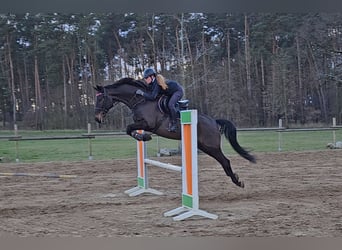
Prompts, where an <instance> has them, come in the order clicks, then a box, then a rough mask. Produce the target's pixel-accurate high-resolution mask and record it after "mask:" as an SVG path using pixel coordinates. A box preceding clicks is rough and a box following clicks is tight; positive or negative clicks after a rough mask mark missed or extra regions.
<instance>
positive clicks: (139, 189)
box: [125, 186, 163, 196]
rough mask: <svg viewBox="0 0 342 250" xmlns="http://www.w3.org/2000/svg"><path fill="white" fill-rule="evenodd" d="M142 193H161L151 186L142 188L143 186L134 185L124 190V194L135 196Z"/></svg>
mask: <svg viewBox="0 0 342 250" xmlns="http://www.w3.org/2000/svg"><path fill="white" fill-rule="evenodd" d="M143 193H150V194H156V195H162V194H163V193H162V192H160V191H158V190H155V189H153V188H143V187H139V186H137V187H134V188H131V189H128V190H126V191H125V194H128V195H129V196H137V195H140V194H143Z"/></svg>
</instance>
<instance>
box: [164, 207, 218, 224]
mask: <svg viewBox="0 0 342 250" xmlns="http://www.w3.org/2000/svg"><path fill="white" fill-rule="evenodd" d="M177 214H179V215H177ZM174 215H177V216H175V217H173V220H174V221H180V220H185V219H187V218H189V217H192V216H194V215H199V216H202V217H206V218H209V219H213V220H215V219H217V218H218V216H217V215H216V214H211V213H208V212H206V211H204V210H200V209H192V208H188V207H179V208H175V209H173V210H170V211H168V212H165V213H164V216H166V217H167V216H174Z"/></svg>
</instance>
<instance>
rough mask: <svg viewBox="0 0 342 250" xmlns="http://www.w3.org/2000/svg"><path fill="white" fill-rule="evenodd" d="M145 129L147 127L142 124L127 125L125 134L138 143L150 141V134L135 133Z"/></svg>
mask: <svg viewBox="0 0 342 250" xmlns="http://www.w3.org/2000/svg"><path fill="white" fill-rule="evenodd" d="M146 129H147V125H146V124H145V123H144V122H143V123H132V124H129V125H128V126H127V128H126V133H127V134H128V135H129V136H132V137H133V138H134V139H136V140H138V141H149V140H152V136H151V135H150V134H147V133H145V132H143V133H142V134H141V133H139V132H138V131H137V130H146Z"/></svg>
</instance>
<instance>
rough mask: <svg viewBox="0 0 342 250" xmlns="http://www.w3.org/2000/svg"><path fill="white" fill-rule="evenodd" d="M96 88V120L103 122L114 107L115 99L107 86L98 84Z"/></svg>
mask: <svg viewBox="0 0 342 250" xmlns="http://www.w3.org/2000/svg"><path fill="white" fill-rule="evenodd" d="M94 89H95V90H96V91H97V92H96V102H95V121H97V122H98V123H102V122H103V121H104V118H105V117H106V114H107V113H108V111H109V110H110V109H111V108H112V107H113V105H114V102H113V99H112V98H111V97H110V96H109V95H108V93H107V91H106V88H105V87H103V86H99V85H96V87H94Z"/></svg>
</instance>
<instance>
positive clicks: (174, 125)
mask: <svg viewBox="0 0 342 250" xmlns="http://www.w3.org/2000/svg"><path fill="white" fill-rule="evenodd" d="M176 131H177V123H176V121H171V122H170V123H169V132H174V133H175V132H176Z"/></svg>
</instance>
